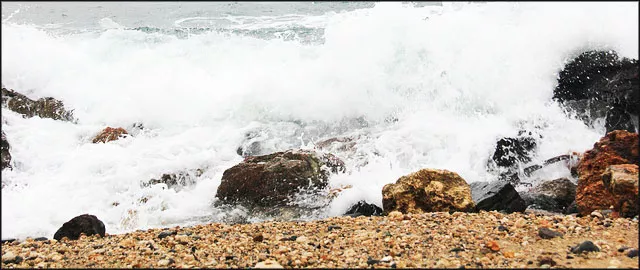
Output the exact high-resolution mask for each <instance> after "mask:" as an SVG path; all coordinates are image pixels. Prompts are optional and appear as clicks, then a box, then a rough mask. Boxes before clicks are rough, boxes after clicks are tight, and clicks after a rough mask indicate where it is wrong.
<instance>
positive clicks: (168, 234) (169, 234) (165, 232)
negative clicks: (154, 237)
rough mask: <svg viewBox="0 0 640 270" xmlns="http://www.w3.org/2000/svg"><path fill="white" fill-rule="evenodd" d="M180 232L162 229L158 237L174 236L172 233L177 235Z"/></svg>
mask: <svg viewBox="0 0 640 270" xmlns="http://www.w3.org/2000/svg"><path fill="white" fill-rule="evenodd" d="M177 234H178V233H177V232H176V231H162V232H160V233H159V234H158V238H159V239H163V238H166V237H168V236H172V235H177Z"/></svg>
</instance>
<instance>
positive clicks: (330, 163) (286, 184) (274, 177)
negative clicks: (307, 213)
mask: <svg viewBox="0 0 640 270" xmlns="http://www.w3.org/2000/svg"><path fill="white" fill-rule="evenodd" d="M344 170H345V167H344V163H343V162H342V160H340V159H338V158H337V157H335V156H333V155H331V154H321V153H317V152H315V151H309V150H288V151H285V152H277V153H273V154H270V155H264V156H253V157H247V158H246V159H245V160H244V161H243V162H241V163H240V164H238V165H236V166H233V167H231V168H229V169H227V170H225V171H224V173H223V175H222V181H221V183H220V186H219V187H218V191H217V193H216V198H218V200H219V202H221V203H227V204H235V203H238V204H243V205H247V206H262V207H272V206H285V205H287V204H288V203H291V202H292V201H294V200H295V196H296V195H297V194H300V193H309V194H311V196H313V195H315V194H318V193H319V192H320V191H321V190H324V189H326V188H327V186H328V181H329V176H330V174H331V173H339V172H344Z"/></svg>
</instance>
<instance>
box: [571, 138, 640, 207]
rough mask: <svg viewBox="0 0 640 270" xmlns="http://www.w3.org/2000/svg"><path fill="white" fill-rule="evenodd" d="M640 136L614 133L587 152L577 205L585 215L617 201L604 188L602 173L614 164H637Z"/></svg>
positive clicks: (582, 165)
mask: <svg viewBox="0 0 640 270" xmlns="http://www.w3.org/2000/svg"><path fill="white" fill-rule="evenodd" d="M639 161H640V159H639V155H638V133H631V132H627V131H624V130H615V131H612V132H609V133H607V135H605V136H604V137H603V138H601V139H600V141H599V142H597V143H595V144H594V145H593V149H591V150H588V151H586V152H585V153H584V155H583V156H582V159H580V162H579V163H578V175H579V179H578V186H577V188H576V205H577V206H578V210H579V211H580V214H582V215H588V214H590V213H591V212H593V210H598V209H609V207H611V206H615V204H616V200H615V198H614V196H613V194H611V192H610V191H609V190H608V189H607V188H605V186H604V183H603V181H602V174H603V173H604V172H605V170H606V169H607V168H608V167H609V166H611V165H618V164H638V162H639Z"/></svg>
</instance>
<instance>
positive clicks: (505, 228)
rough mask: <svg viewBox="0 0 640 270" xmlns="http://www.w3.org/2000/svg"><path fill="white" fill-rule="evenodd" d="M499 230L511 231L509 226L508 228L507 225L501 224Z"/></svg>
mask: <svg viewBox="0 0 640 270" xmlns="http://www.w3.org/2000/svg"><path fill="white" fill-rule="evenodd" d="M498 231H501V232H505V231H506V232H509V228H507V227H505V226H502V225H500V226H498Z"/></svg>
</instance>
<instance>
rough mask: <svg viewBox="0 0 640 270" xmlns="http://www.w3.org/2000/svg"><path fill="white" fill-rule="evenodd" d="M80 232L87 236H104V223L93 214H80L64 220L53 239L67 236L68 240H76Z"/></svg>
mask: <svg viewBox="0 0 640 270" xmlns="http://www.w3.org/2000/svg"><path fill="white" fill-rule="evenodd" d="M81 233H84V234H85V235H87V236H90V235H94V234H98V235H100V236H102V237H104V235H105V228H104V223H102V221H100V220H99V219H98V218H97V217H96V216H94V215H89V214H84V215H80V216H77V217H74V218H72V219H71V220H69V221H67V222H65V223H64V224H63V225H62V227H60V229H58V231H56V233H55V234H54V235H53V239H56V240H60V239H62V238H63V237H67V238H69V239H70V240H77V239H78V238H80V234H81Z"/></svg>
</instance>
